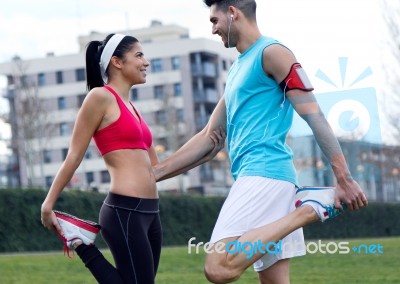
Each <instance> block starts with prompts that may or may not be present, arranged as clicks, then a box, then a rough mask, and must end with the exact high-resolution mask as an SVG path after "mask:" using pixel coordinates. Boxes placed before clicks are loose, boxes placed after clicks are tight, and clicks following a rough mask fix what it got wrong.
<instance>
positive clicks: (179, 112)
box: [175, 108, 185, 122]
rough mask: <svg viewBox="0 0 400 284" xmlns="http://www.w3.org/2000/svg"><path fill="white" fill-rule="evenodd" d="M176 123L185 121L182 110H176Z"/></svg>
mask: <svg viewBox="0 0 400 284" xmlns="http://www.w3.org/2000/svg"><path fill="white" fill-rule="evenodd" d="M175 115H176V121H177V122H184V121H185V112H184V110H183V109H182V108H180V109H177V110H176V113H175Z"/></svg>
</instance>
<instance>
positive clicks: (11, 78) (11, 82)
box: [7, 75, 14, 85]
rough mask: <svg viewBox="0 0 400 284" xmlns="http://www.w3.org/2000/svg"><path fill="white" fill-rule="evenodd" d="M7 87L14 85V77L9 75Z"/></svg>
mask: <svg viewBox="0 0 400 284" xmlns="http://www.w3.org/2000/svg"><path fill="white" fill-rule="evenodd" d="M7 85H14V76H11V75H7Z"/></svg>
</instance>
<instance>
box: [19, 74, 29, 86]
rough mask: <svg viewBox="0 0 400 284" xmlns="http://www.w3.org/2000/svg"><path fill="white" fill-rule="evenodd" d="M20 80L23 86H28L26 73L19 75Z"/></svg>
mask: <svg viewBox="0 0 400 284" xmlns="http://www.w3.org/2000/svg"><path fill="white" fill-rule="evenodd" d="M20 82H21V86H22V87H23V88H25V87H28V77H27V76H26V75H22V76H21V78H20Z"/></svg>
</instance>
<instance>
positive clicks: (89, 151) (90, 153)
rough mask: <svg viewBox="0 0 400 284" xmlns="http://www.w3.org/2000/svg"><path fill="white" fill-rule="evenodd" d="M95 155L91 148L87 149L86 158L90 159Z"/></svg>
mask: <svg viewBox="0 0 400 284" xmlns="http://www.w3.org/2000/svg"><path fill="white" fill-rule="evenodd" d="M92 157H93V154H92V150H91V149H90V148H89V149H87V150H86V153H85V159H86V160H90V159H91V158H92Z"/></svg>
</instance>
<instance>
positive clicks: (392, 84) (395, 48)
mask: <svg viewBox="0 0 400 284" xmlns="http://www.w3.org/2000/svg"><path fill="white" fill-rule="evenodd" d="M381 3H382V16H383V19H384V22H385V25H386V28H387V35H388V40H387V45H388V47H389V50H390V52H389V54H387V53H384V56H385V59H384V65H385V66H384V68H383V69H384V70H385V77H386V82H385V83H387V86H388V89H389V92H390V95H388V97H389V99H388V100H386V99H385V101H386V104H385V106H384V107H385V110H387V111H385V112H386V115H387V116H388V120H389V124H390V126H391V127H392V129H393V132H394V136H395V137H394V138H395V141H396V142H400V113H399V107H398V106H399V104H400V91H399V86H400V3H399V1H397V0H382V2H381Z"/></svg>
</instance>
